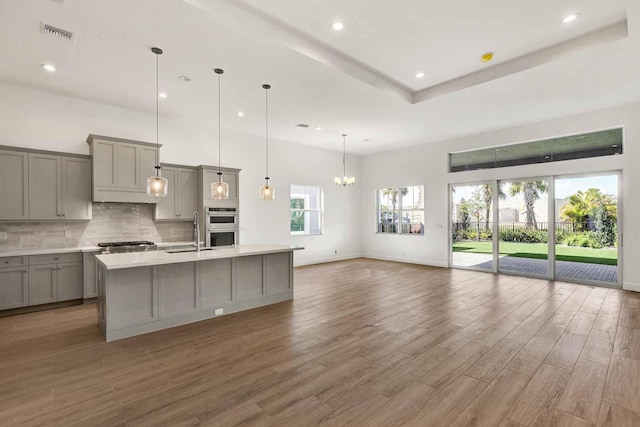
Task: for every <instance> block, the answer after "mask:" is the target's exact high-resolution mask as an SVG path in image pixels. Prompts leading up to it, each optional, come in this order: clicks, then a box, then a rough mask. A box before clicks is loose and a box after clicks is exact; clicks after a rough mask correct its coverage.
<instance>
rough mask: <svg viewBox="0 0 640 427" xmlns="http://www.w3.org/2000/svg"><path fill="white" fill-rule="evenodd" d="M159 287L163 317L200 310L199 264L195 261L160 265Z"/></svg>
mask: <svg viewBox="0 0 640 427" xmlns="http://www.w3.org/2000/svg"><path fill="white" fill-rule="evenodd" d="M158 288H159V290H160V295H159V298H160V318H161V319H166V318H168V317H174V316H179V315H182V314H189V313H194V312H196V311H199V310H200V287H199V286H198V265H197V264H196V263H195V262H186V263H183V264H171V265H159V266H158Z"/></svg>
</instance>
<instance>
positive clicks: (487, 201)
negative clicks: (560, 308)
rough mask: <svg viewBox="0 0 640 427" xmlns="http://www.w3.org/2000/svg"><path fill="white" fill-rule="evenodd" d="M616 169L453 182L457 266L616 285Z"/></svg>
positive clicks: (453, 245) (454, 261)
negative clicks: (588, 172) (487, 180)
mask: <svg viewBox="0 0 640 427" xmlns="http://www.w3.org/2000/svg"><path fill="white" fill-rule="evenodd" d="M619 175H620V174H619V173H618V172H609V173H599V174H590V175H580V176H555V177H536V178H526V179H514V180H504V181H497V182H495V181H494V182H486V183H477V184H464V185H451V187H450V189H451V194H450V200H451V207H450V212H451V263H450V264H451V265H452V266H454V267H463V268H471V269H476V270H485V271H498V272H501V273H507V274H517V275H522V276H529V277H540V278H545V279H558V280H566V281H570V282H577V283H585V284H596V285H607V286H616V285H618V286H619V285H620V283H621V274H620V265H619V264H620V263H619V259H620V256H619V252H620V246H619V236H620V235H621V234H620V227H619V224H620V223H621V222H620V221H619V219H620V212H621V209H620V200H619V195H618V193H619V179H620V176H619Z"/></svg>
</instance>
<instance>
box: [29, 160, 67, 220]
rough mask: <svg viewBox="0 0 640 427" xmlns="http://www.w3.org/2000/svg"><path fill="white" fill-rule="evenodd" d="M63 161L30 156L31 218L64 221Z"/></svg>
mask: <svg viewBox="0 0 640 427" xmlns="http://www.w3.org/2000/svg"><path fill="white" fill-rule="evenodd" d="M61 204H62V159H61V158H60V156H54V155H50V154H37V153H30V154H29V212H30V215H29V218H30V219H35V220H49V219H62V206H61Z"/></svg>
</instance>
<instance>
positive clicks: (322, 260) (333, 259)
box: [294, 254, 363, 267]
mask: <svg viewBox="0 0 640 427" xmlns="http://www.w3.org/2000/svg"><path fill="white" fill-rule="evenodd" d="M362 256H363V255H362V254H348V255H336V256H332V257H326V258H314V259H311V260H307V261H302V262H294V266H295V267H304V266H307V265H315V264H326V263H328V262H336V261H346V260H349V259H357V258H362ZM294 260H295V258H294Z"/></svg>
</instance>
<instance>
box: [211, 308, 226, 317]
mask: <svg viewBox="0 0 640 427" xmlns="http://www.w3.org/2000/svg"><path fill="white" fill-rule="evenodd" d="M213 314H215V315H216V316H220V315H223V314H224V308H216V311H214V312H213Z"/></svg>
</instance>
